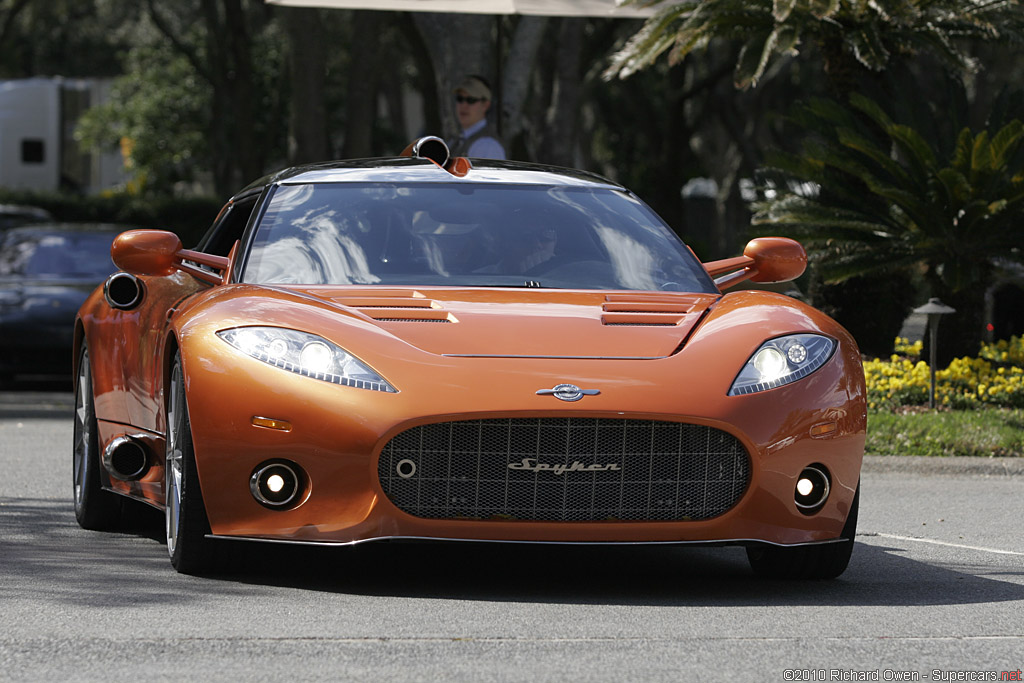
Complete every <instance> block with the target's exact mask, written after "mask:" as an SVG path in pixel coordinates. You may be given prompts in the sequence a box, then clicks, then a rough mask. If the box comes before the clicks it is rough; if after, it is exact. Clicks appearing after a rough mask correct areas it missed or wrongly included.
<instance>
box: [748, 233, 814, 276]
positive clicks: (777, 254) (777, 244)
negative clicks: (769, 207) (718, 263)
mask: <svg viewBox="0 0 1024 683" xmlns="http://www.w3.org/2000/svg"><path fill="white" fill-rule="evenodd" d="M743 255H744V256H749V257H750V258H752V259H754V269H755V270H756V271H757V274H756V275H754V276H753V277H751V278H750V279H751V281H753V282H789V281H790V280H795V279H797V278H798V277H800V276H801V275H803V274H804V271H805V270H806V269H807V252H805V251H804V248H803V246H802V245H801V244H800V243H799V242H797V241H796V240H791V239H787V238H785V237H758V238H757V239H753V240H750V242H748V243H747V246H746V248H744V249H743Z"/></svg>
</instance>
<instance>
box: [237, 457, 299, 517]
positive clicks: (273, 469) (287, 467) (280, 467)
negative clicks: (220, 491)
mask: <svg viewBox="0 0 1024 683" xmlns="http://www.w3.org/2000/svg"><path fill="white" fill-rule="evenodd" d="M301 473H302V470H301V468H299V466H298V465H295V464H293V463H283V462H271V463H265V464H263V465H260V466H259V467H257V468H256V469H255V470H254V471H253V473H252V476H251V477H250V478H249V491H250V492H251V493H252V496H253V498H255V499H256V500H257V501H259V503H260V504H262V505H265V506H267V507H270V508H283V507H287V506H289V505H294V504H296V503H298V502H299V495H300V494H301V493H302V491H303V488H304V485H303V477H302V474H301Z"/></svg>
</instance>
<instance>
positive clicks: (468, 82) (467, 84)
mask: <svg viewBox="0 0 1024 683" xmlns="http://www.w3.org/2000/svg"><path fill="white" fill-rule="evenodd" d="M490 108H491V86H490V84H489V83H488V82H487V81H486V80H484V79H483V78H482V77H480V76H466V77H465V78H463V79H462V81H461V82H460V83H459V85H458V86H457V87H456V88H455V113H456V115H457V116H458V117H459V125H460V126H462V135H460V136H459V138H458V139H457V140H456V141H455V142H454V143H453V144H452V145H451V155H452V156H453V157H478V158H483V159H504V158H505V147H504V146H503V145H502V144H501V140H500V139H499V138H498V131H497V130H496V129H495V128H494V126H493V125H492V124H491V123H490V121H488V120H487V111H488V110H489V109H490Z"/></svg>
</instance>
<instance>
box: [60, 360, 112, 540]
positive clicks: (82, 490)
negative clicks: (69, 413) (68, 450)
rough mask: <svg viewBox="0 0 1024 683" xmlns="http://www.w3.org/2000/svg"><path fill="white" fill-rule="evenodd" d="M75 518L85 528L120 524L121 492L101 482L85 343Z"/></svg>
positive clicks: (75, 451) (78, 392)
mask: <svg viewBox="0 0 1024 683" xmlns="http://www.w3.org/2000/svg"><path fill="white" fill-rule="evenodd" d="M71 463H72V467H71V476H72V487H73V488H72V492H73V496H74V505H75V519H77V520H78V525H79V526H81V527H82V528H83V529H91V530H94V531H101V530H110V529H114V528H117V527H119V526H120V525H121V511H122V501H123V500H124V499H123V498H122V497H121V496H119V495H117V494H116V493H111V492H110V491H105V490H104V489H103V485H102V483H101V482H100V467H102V464H101V462H100V449H99V437H98V434H97V426H96V407H95V403H94V402H93V392H92V366H91V365H90V363H89V349H88V348H86V347H85V346H84V345H83V346H82V351H81V353H80V354H79V356H78V374H77V375H76V377H75V425H74V444H73V446H72V455H71Z"/></svg>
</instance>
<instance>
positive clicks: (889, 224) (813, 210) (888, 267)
mask: <svg viewBox="0 0 1024 683" xmlns="http://www.w3.org/2000/svg"><path fill="white" fill-rule="evenodd" d="M892 108H893V109H895V108H898V103H897V104H896V105H893V106H892ZM921 113H922V112H920V111H919V112H918V114H921ZM925 113H926V119H927V120H924V121H921V120H920V119H918V120H914V119H913V118H911V119H910V120H909V121H907V122H899V121H897V120H896V119H895V118H894V117H893V116H890V114H889V113H888V112H887V111H886V110H885V109H883V107H882V106H880V105H879V104H878V103H877V102H875V101H874V100H872V99H869V98H867V97H865V96H863V95H854V96H852V97H851V99H850V107H844V106H842V105H840V104H838V103H837V102H834V101H829V100H815V101H812V102H811V103H809V104H808V105H806V106H805V107H804V108H803V109H802V110H801V111H800V113H799V114H798V119H799V120H800V122H801V123H802V125H804V126H805V127H806V128H807V129H808V130H810V131H813V132H814V133H815V134H816V135H815V137H814V139H812V140H810V141H808V142H807V143H806V144H805V145H804V146H803V149H802V151H801V152H800V153H799V154H780V155H778V156H777V157H776V158H775V159H774V160H773V165H774V166H775V168H777V169H780V170H781V171H782V172H783V174H784V176H785V177H786V178H789V179H791V180H793V179H795V180H798V181H802V182H805V183H815V184H819V185H820V187H821V191H820V192H818V193H810V194H808V193H798V192H793V191H782V192H779V193H778V194H776V195H775V196H774V197H773V198H771V199H768V200H765V201H764V202H761V203H760V204H758V205H757V207H756V209H757V212H756V214H755V216H754V220H753V222H754V224H755V225H759V226H763V227H767V226H771V228H772V229H778V228H784V229H786V231H787V232H789V233H791V234H794V235H797V236H799V237H801V238H803V239H804V240H805V244H806V245H807V246H808V248H809V249H810V250H811V251H812V252H813V260H814V262H815V263H816V264H817V265H818V266H819V267H820V268H821V272H822V273H823V274H824V276H825V277H826V279H827V280H830V281H834V282H835V281H842V280H844V279H846V278H849V277H851V276H854V275H869V274H884V273H886V272H891V271H893V270H895V269H901V268H902V269H907V268H910V267H913V266H925V267H926V268H927V273H928V275H929V277H930V278H931V279H932V283H933V284H935V283H939V282H941V283H942V284H943V285H944V286H945V288H946V289H948V290H949V291H951V292H961V291H965V290H968V289H977V288H978V287H979V285H983V284H984V283H985V282H986V281H987V279H988V278H989V277H990V276H991V271H992V260H993V259H994V258H1010V259H1015V260H1024V253H1022V252H1021V250H1020V246H1021V228H1022V226H1024V124H1022V123H1021V121H1020V120H1017V119H1013V120H1010V121H1007V122H1000V121H995V120H992V121H990V122H989V124H988V125H987V127H986V128H985V129H983V130H980V131H978V132H974V131H972V130H971V129H970V128H968V127H963V128H959V129H956V128H955V126H956V125H957V123H956V121H955V119H956V117H955V116H952V115H951V113H950V111H949V110H946V109H940V108H939V106H938V103H936V107H935V109H932V110H930V111H927V112H925ZM944 127H945V128H946V132H945V136H942V134H941V133H940V134H939V135H938V136H936V137H931V136H930V135H928V134H926V133H925V132H924V131H927V130H932V131H936V130H939V131H941V129H942V128H944ZM982 290H983V288H982Z"/></svg>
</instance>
